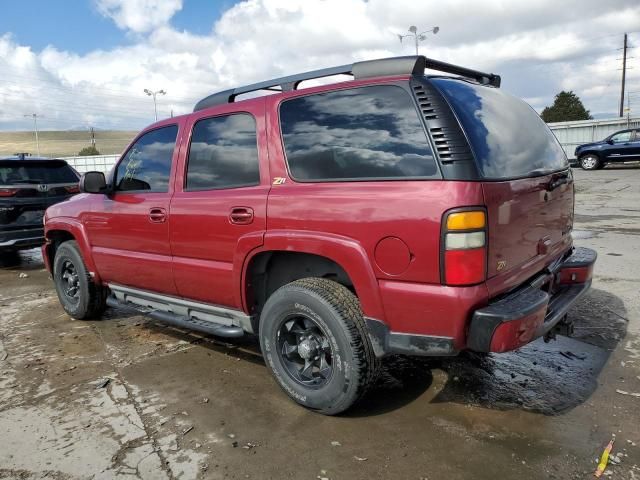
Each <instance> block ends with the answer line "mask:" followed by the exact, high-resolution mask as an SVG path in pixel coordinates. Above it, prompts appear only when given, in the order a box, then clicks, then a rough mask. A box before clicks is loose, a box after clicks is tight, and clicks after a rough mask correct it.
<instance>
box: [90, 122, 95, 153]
mask: <svg viewBox="0 0 640 480" xmlns="http://www.w3.org/2000/svg"><path fill="white" fill-rule="evenodd" d="M89 131H90V132H91V146H92V147H93V148H96V132H95V130H94V129H93V127H90V128H89Z"/></svg>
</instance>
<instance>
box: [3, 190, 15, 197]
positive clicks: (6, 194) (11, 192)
mask: <svg viewBox="0 0 640 480" xmlns="http://www.w3.org/2000/svg"><path fill="white" fill-rule="evenodd" d="M16 193H18V189H17V188H0V197H13V196H14V195H15V194H16Z"/></svg>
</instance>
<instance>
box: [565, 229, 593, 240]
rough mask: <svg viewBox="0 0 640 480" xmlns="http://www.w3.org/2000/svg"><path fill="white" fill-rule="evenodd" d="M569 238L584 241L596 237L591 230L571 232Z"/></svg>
mask: <svg viewBox="0 0 640 480" xmlns="http://www.w3.org/2000/svg"><path fill="white" fill-rule="evenodd" d="M571 236H572V237H573V239H574V240H585V239H587V238H593V237H595V236H596V234H595V232H593V231H591V230H573V231H572V232H571Z"/></svg>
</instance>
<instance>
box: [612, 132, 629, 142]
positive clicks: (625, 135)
mask: <svg viewBox="0 0 640 480" xmlns="http://www.w3.org/2000/svg"><path fill="white" fill-rule="evenodd" d="M611 140H612V141H613V143H622V142H628V141H629V140H631V132H620V133H618V134H616V135H614V136H613V137H611Z"/></svg>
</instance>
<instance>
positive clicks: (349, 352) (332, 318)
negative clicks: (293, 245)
mask: <svg viewBox="0 0 640 480" xmlns="http://www.w3.org/2000/svg"><path fill="white" fill-rule="evenodd" d="M260 319H261V321H260V346H261V348H262V353H263V355H264V357H265V360H266V363H267V365H268V367H269V369H270V370H271V373H272V374H273V376H274V378H275V379H276V381H277V382H278V383H279V384H280V386H281V387H282V389H283V390H284V391H285V392H286V393H287V394H288V395H289V396H290V397H291V398H292V399H293V400H295V401H296V402H298V403H299V404H301V405H303V406H305V407H307V408H310V409H313V410H316V411H318V412H319V413H323V414H325V415H335V414H338V413H340V412H343V411H345V410H347V409H348V408H349V407H350V406H352V405H353V404H354V403H355V402H356V401H357V400H359V399H360V398H361V397H362V396H363V395H364V394H365V393H366V391H367V389H368V387H369V386H370V385H371V384H372V383H373V381H374V377H375V374H376V372H377V366H378V364H377V362H378V360H377V359H376V357H375V355H374V353H373V348H372V346H371V343H370V341H369V337H368V335H367V333H366V327H365V324H364V319H363V315H362V311H361V309H360V304H359V302H358V299H357V298H356V297H355V295H353V294H352V293H351V292H350V291H349V290H348V289H347V288H346V287H344V286H343V285H340V284H339V283H336V282H333V281H331V280H327V279H324V278H305V279H302V280H297V281H295V282H292V283H289V284H287V285H284V286H283V287H281V288H279V289H278V290H277V291H276V292H274V293H273V295H271V296H270V297H269V299H268V300H267V302H266V304H265V306H264V309H263V310H262V314H261V317H260Z"/></svg>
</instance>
